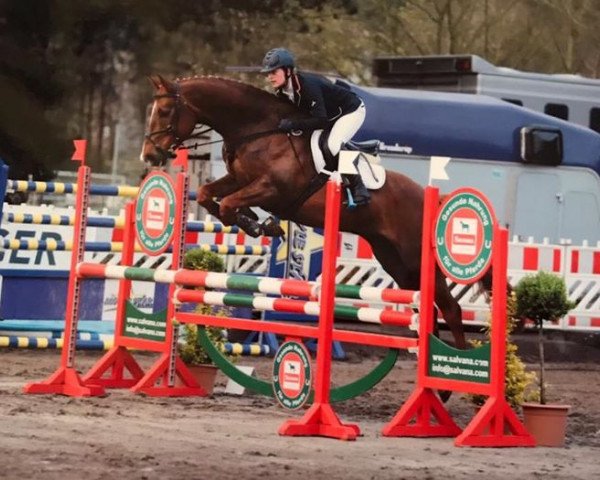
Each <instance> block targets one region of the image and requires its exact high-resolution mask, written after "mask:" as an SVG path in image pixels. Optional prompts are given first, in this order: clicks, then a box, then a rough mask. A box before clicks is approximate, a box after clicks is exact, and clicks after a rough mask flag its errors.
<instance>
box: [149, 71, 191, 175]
mask: <svg viewBox="0 0 600 480" xmlns="http://www.w3.org/2000/svg"><path fill="white" fill-rule="evenodd" d="M150 81H151V82H152V84H153V85H154V88H155V91H154V105H152V113H151V114H150V119H149V120H148V130H147V131H146V133H145V135H144V144H143V145H142V153H141V155H140V160H141V161H142V162H144V163H146V164H148V165H149V166H153V167H163V166H165V165H166V163H167V161H168V160H169V158H171V157H173V156H174V154H173V150H174V149H176V148H177V147H178V146H180V145H181V143H182V142H183V141H184V140H186V139H187V138H189V137H190V135H191V134H192V131H193V130H194V126H195V125H196V122H197V121H198V118H197V112H195V110H194V109H193V107H192V106H191V105H189V104H188V103H187V101H186V100H185V98H183V96H182V94H181V89H180V86H179V84H178V83H177V82H169V81H167V80H165V79H163V78H162V77H161V76H160V75H156V76H152V77H150Z"/></svg>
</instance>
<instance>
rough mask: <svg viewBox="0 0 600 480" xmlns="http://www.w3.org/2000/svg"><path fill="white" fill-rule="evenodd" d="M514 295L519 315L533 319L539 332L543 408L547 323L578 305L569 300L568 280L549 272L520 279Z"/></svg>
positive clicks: (544, 399)
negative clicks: (545, 330) (566, 282)
mask: <svg viewBox="0 0 600 480" xmlns="http://www.w3.org/2000/svg"><path fill="white" fill-rule="evenodd" d="M515 295H516V315H517V316H518V317H520V318H526V319H529V320H532V321H533V322H534V323H535V326H536V328H537V329H538V349H539V361H540V369H539V371H540V374H539V381H538V385H539V400H540V403H541V404H542V405H545V404H546V388H545V385H544V376H545V375H544V373H545V362H544V322H546V321H548V322H551V321H554V320H557V319H559V318H561V317H563V316H564V315H566V314H567V313H568V312H569V310H571V309H572V308H573V307H574V306H575V304H574V303H573V302H570V301H569V300H568V298H567V288H566V285H565V281H564V280H563V279H562V278H561V277H558V276H556V275H553V274H551V273H547V272H538V273H536V274H535V275H528V276H526V277H524V278H523V279H521V281H520V282H519V283H518V284H517V287H516V288H515Z"/></svg>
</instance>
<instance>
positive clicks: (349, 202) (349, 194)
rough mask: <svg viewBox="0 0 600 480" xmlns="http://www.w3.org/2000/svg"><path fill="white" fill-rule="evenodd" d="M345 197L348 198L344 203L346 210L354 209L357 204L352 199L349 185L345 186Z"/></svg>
mask: <svg viewBox="0 0 600 480" xmlns="http://www.w3.org/2000/svg"><path fill="white" fill-rule="evenodd" d="M346 197H347V198H348V204H347V205H346V208H347V209H348V210H354V209H355V208H356V207H357V205H356V202H355V201H354V197H353V196H352V191H351V190H350V187H346Z"/></svg>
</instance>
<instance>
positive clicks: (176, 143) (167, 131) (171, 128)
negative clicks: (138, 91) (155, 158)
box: [144, 83, 213, 163]
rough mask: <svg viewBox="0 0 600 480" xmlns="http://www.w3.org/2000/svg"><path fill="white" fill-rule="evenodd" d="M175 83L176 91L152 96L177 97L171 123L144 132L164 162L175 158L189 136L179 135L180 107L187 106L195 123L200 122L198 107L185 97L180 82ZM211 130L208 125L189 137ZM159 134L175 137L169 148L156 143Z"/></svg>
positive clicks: (159, 97) (156, 98)
mask: <svg viewBox="0 0 600 480" xmlns="http://www.w3.org/2000/svg"><path fill="white" fill-rule="evenodd" d="M174 85H175V92H166V93H158V94H156V95H153V97H152V98H154V100H155V101H156V100H160V99H161V98H173V99H175V106H174V107H173V115H172V118H171V120H170V122H169V125H168V126H167V127H166V128H161V129H160V130H155V131H153V132H149V133H148V132H146V133H144V138H145V139H146V140H147V141H148V142H150V143H151V144H152V146H153V147H154V148H155V150H156V152H157V153H158V154H159V155H160V157H161V158H160V160H162V161H163V162H164V163H166V161H167V160H168V159H169V158H174V157H175V150H176V149H177V148H179V147H180V146H181V144H182V143H183V142H184V141H185V140H187V138H181V137H180V136H179V133H178V129H177V126H178V124H179V115H180V109H181V108H182V107H183V108H187V109H188V110H190V111H191V112H192V113H193V114H194V117H195V118H196V122H195V123H198V114H199V112H198V109H197V108H196V107H194V106H193V105H191V104H190V103H188V101H187V100H186V99H185V97H184V96H183V95H182V94H181V89H180V86H179V83H174ZM211 130H213V129H212V128H210V127H208V128H206V129H204V130H202V131H200V132H197V133H195V134H194V135H192V136H191V137H188V138H195V137H199V136H201V135H203V134H205V133H207V132H210V131H211ZM157 135H171V136H172V137H173V141H172V142H171V144H170V145H169V147H168V148H167V149H165V148H163V147H161V146H160V145H159V144H158V143H156V141H155V140H154V138H153V137H156V136H157Z"/></svg>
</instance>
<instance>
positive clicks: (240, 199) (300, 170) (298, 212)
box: [140, 76, 467, 349]
mask: <svg viewBox="0 0 600 480" xmlns="http://www.w3.org/2000/svg"><path fill="white" fill-rule="evenodd" d="M150 80H151V82H152V84H153V86H154V88H155V92H154V104H153V107H152V112H151V115H150V119H149V122H148V128H149V132H148V133H146V135H145V140H144V143H143V146H142V152H141V156H140V159H141V160H142V161H143V162H146V163H147V164H149V165H150V166H151V167H152V168H164V167H165V165H166V163H167V162H168V159H169V158H170V157H172V156H173V153H172V152H173V149H175V148H177V147H178V146H180V145H181V144H182V142H183V141H185V140H187V139H189V138H190V137H191V136H192V133H193V131H194V129H195V126H196V125H197V124H201V125H205V126H208V127H209V128H211V129H214V130H215V131H216V132H217V133H219V134H220V135H221V136H222V138H223V159H224V160H225V162H226V166H227V174H226V175H225V176H224V177H222V178H220V179H218V180H216V181H214V182H211V183H207V184H205V185H202V186H200V188H199V189H198V195H197V201H198V203H199V204H200V205H202V206H203V207H204V208H206V210H207V211H208V212H209V213H210V214H211V215H214V216H216V217H218V218H219V219H220V220H221V221H222V222H223V223H225V224H228V225H231V224H236V223H237V224H238V225H239V226H241V227H242V228H244V225H247V222H248V217H247V211H248V209H249V208H250V207H261V208H262V209H264V210H266V211H268V212H271V213H272V214H274V215H276V216H278V217H279V218H282V219H287V220H291V221H293V222H296V223H300V224H303V225H306V226H310V227H315V228H319V227H323V220H324V212H325V188H324V186H323V185H320V186H318V188H317V189H316V191H315V192H314V193H312V190H315V188H314V185H315V178H317V172H316V170H315V168H314V166H313V161H312V153H311V149H310V136H309V135H299V136H294V135H288V134H286V133H284V132H281V131H279V130H278V129H277V125H278V124H279V121H280V120H281V119H283V118H291V119H296V118H302V114H301V113H300V112H299V111H298V109H297V107H296V106H295V105H293V104H292V103H291V102H288V101H287V100H285V99H280V98H279V97H277V96H276V95H273V94H272V93H269V92H267V91H266V90H262V89H260V88H257V87H254V86H252V85H248V84H245V83H242V82H240V81H237V80H232V79H227V78H222V77H216V76H198V77H192V78H184V79H179V80H175V81H168V80H165V79H164V78H162V77H161V76H152V77H150ZM386 175H387V176H386V181H385V184H384V185H383V186H382V187H381V188H380V189H379V190H374V191H372V192H371V201H370V202H369V203H368V204H367V205H363V206H359V207H357V208H355V209H352V210H350V209H342V213H341V217H340V229H341V230H342V231H344V232H350V233H354V234H356V235H360V236H361V237H363V238H364V239H365V240H366V241H368V242H369V244H370V245H371V248H372V250H373V254H374V256H375V258H376V259H377V260H378V261H379V263H380V264H381V266H382V267H383V268H384V269H385V271H386V272H387V273H388V274H389V275H390V276H391V277H392V278H393V279H394V281H395V282H396V284H397V285H398V286H399V287H400V288H405V289H411V290H418V289H419V287H420V283H419V282H420V273H421V272H420V261H421V232H422V216H423V203H424V190H423V188H422V187H421V186H420V185H419V184H417V183H416V182H414V181H413V180H411V179H410V178H408V177H406V176H405V175H402V174H400V173H397V172H394V171H387V172H386ZM311 187H312V188H311ZM215 198H220V199H221V200H220V202H217V201H215ZM244 229H245V228H244ZM435 304H436V306H437V308H438V309H439V310H440V311H441V314H442V316H443V318H444V320H445V321H446V324H447V325H448V327H449V329H450V331H451V333H452V336H453V338H454V345H455V346H456V347H457V348H460V349H466V348H467V346H466V341H465V334H464V329H463V324H462V311H461V307H460V305H459V304H458V302H457V301H456V299H455V298H454V297H453V296H452V295H451V294H450V291H449V288H448V285H447V283H446V279H445V277H444V275H443V274H442V272H441V271H440V270H439V268H437V271H436V279H435ZM436 317H437V315H436Z"/></svg>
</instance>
